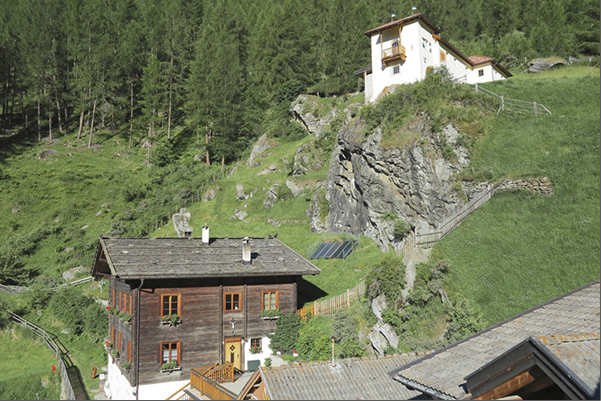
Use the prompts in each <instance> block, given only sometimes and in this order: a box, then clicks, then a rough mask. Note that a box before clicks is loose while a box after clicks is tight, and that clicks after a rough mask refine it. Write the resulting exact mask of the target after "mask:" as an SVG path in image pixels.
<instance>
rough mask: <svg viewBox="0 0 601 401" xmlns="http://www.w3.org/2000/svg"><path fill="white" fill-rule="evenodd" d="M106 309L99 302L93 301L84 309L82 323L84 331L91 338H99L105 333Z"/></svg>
mask: <svg viewBox="0 0 601 401" xmlns="http://www.w3.org/2000/svg"><path fill="white" fill-rule="evenodd" d="M107 321H108V311H107V310H106V309H105V308H104V307H103V306H102V305H100V304H98V303H96V302H93V303H91V304H90V305H88V307H87V308H86V309H85V314H84V319H83V325H84V328H85V332H86V334H87V335H88V336H90V338H91V339H93V340H96V341H98V340H100V339H102V338H103V337H104V336H105V334H106V327H107Z"/></svg>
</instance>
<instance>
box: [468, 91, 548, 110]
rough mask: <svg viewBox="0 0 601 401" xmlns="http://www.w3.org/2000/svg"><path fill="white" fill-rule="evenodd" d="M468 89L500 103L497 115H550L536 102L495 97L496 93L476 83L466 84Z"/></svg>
mask: <svg viewBox="0 0 601 401" xmlns="http://www.w3.org/2000/svg"><path fill="white" fill-rule="evenodd" d="M467 85H468V87H470V88H472V89H474V90H475V91H476V92H479V93H484V94H485V95H488V96H491V97H494V98H496V99H498V100H499V101H500V102H501V105H500V106H499V110H498V111H497V114H498V113H499V112H501V111H503V110H512V111H517V112H523V113H532V114H534V115H535V116H536V115H538V114H539V113H548V114H551V112H550V111H549V109H547V108H546V107H545V106H544V105H543V104H541V103H536V102H526V101H524V100H517V99H510V98H508V97H505V96H501V95H497V94H496V93H494V92H492V91H490V90H488V89H486V88H482V87H479V86H478V83H475V84H473V85H472V84H467Z"/></svg>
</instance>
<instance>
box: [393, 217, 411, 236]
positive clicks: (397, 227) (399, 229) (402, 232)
mask: <svg viewBox="0 0 601 401" xmlns="http://www.w3.org/2000/svg"><path fill="white" fill-rule="evenodd" d="M410 231H411V225H410V224H409V223H407V222H406V221H405V220H400V219H399V220H397V221H395V222H394V228H393V230H392V233H393V234H394V237H395V238H396V239H398V240H400V239H403V238H404V237H405V236H406V235H407V234H408V233H409V232H410Z"/></svg>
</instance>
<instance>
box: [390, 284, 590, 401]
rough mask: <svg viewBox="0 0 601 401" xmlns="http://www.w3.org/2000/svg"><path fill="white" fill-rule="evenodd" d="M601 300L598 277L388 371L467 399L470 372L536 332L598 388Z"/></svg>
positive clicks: (412, 383)
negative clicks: (467, 381) (582, 285)
mask: <svg viewBox="0 0 601 401" xmlns="http://www.w3.org/2000/svg"><path fill="white" fill-rule="evenodd" d="M599 301H600V296H599V281H595V282H593V283H590V284H588V285H586V286H584V287H581V288H579V289H577V290H574V291H572V292H569V293H567V294H565V295H562V296H560V297H558V298H555V299H553V300H551V301H549V302H547V303H544V304H542V305H539V306H537V307H534V308H532V309H530V310H528V311H526V312H524V313H522V314H520V315H517V316H514V317H512V318H510V319H508V320H506V321H504V322H502V323H499V324H497V325H495V326H492V327H490V328H488V329H486V330H484V331H481V332H479V333H476V334H474V335H473V336H471V337H468V338H466V339H464V340H462V341H459V342H457V343H455V344H453V345H450V346H448V347H446V348H444V349H442V350H440V351H437V352H434V353H432V354H429V355H427V356H425V357H423V358H421V359H419V360H417V361H414V362H411V363H409V364H406V365H404V366H401V367H400V368H397V369H396V370H393V371H391V372H390V373H389V374H390V375H391V376H392V377H393V378H394V379H395V380H398V381H399V382H401V383H403V384H406V385H409V386H411V387H412V388H416V389H420V390H421V391H423V392H424V393H426V394H430V395H432V396H435V397H437V398H441V399H457V398H463V397H466V396H468V394H467V392H466V380H465V378H466V377H468V376H470V375H471V374H472V373H473V372H475V371H477V370H480V369H481V368H482V367H483V366H484V365H486V364H489V363H491V362H492V361H493V360H495V358H497V357H498V356H499V355H501V354H503V353H506V352H507V351H509V350H510V349H512V348H514V347H515V346H516V345H518V344H520V343H521V342H523V341H524V340H526V339H528V338H529V337H533V336H535V337H537V340H538V341H542V342H543V344H544V343H546V344H547V345H545V346H546V347H547V348H548V349H549V351H550V352H552V353H553V354H554V355H555V356H556V357H557V358H559V359H561V360H562V362H563V363H564V364H565V365H566V366H569V368H570V369H571V370H572V371H573V372H575V374H577V375H578V374H582V375H583V378H582V380H583V381H584V382H585V383H586V384H587V385H590V386H592V389H593V390H594V388H595V386H597V387H598V386H599V376H600V368H599V366H600V365H599V334H598V333H599V326H600V324H599V310H600V306H599ZM595 333H596V334H595ZM575 339H579V341H578V343H576V341H574V340H575ZM591 352H592V353H591ZM562 358H563V359H562ZM564 359H565V360H564ZM585 372H586V373H585Z"/></svg>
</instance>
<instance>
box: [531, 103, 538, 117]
mask: <svg viewBox="0 0 601 401" xmlns="http://www.w3.org/2000/svg"><path fill="white" fill-rule="evenodd" d="M532 104H534V115H535V116H536V115H538V114H537V113H536V102H532Z"/></svg>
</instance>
